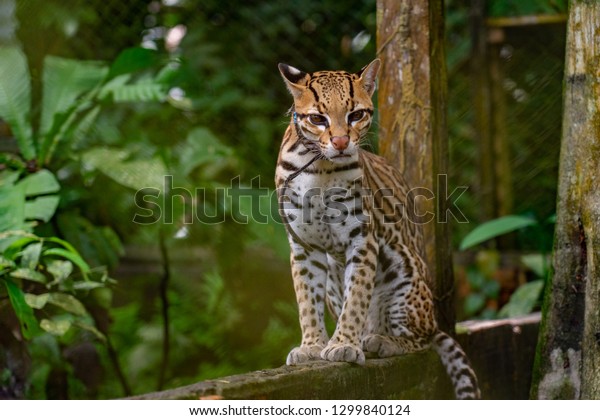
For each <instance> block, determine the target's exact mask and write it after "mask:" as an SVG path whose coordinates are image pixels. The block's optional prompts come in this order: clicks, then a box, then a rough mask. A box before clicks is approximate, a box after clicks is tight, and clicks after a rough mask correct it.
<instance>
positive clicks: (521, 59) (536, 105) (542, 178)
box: [5, 0, 564, 232]
mask: <svg viewBox="0 0 600 420" xmlns="http://www.w3.org/2000/svg"><path fill="white" fill-rule="evenodd" d="M9 3H10V2H9ZM469 6H470V4H469V3H468V2H463V1H458V2H456V1H455V2H453V1H449V2H448V11H447V16H448V22H447V27H448V60H449V71H450V74H449V110H448V112H449V121H448V123H449V124H448V125H449V130H450V141H451V150H452V155H451V165H450V167H451V168H452V180H453V182H454V183H456V184H457V185H458V184H460V185H467V186H470V187H471V188H470V190H469V191H468V192H467V194H465V196H464V197H462V201H463V208H464V209H465V212H466V213H467V216H468V218H469V219H470V220H472V221H480V220H482V219H484V218H486V217H489V215H486V214H482V212H481V211H479V210H478V209H479V208H480V207H481V205H482V203H481V201H482V200H485V199H486V197H487V196H486V194H485V193H484V191H482V189H483V188H485V186H482V185H481V184H480V183H478V179H479V175H480V168H479V166H478V156H479V152H478V141H479V139H478V136H479V135H480V133H479V134H478V133H477V127H476V124H475V121H474V119H475V115H474V113H475V112H476V111H477V110H475V109H473V102H472V98H473V95H474V93H473V69H472V67H471V66H470V65H469V63H470V58H471V57H470V52H471V51H472V48H471V45H470V38H471V33H472V29H473V28H470V26H469V25H470V24H471V22H470V20H469ZM6 13H10V10H9V11H8V12H6ZM6 13H5V14H6ZM16 21H17V22H18V23H17V29H16V36H17V38H18V39H19V41H20V43H21V44H22V45H23V48H24V49H25V51H26V52H27V53H28V56H29V58H30V62H31V65H32V67H34V68H37V73H38V74H39V73H40V71H41V70H40V68H41V63H42V59H43V56H45V55H46V54H55V55H63V56H68V57H74V58H81V59H100V60H112V59H114V58H115V57H116V56H117V54H118V53H119V52H120V51H121V50H123V49H124V48H127V47H131V46H136V45H144V46H146V47H149V48H156V49H158V50H162V51H164V52H165V54H171V55H173V54H179V56H180V57H181V58H182V59H183V60H187V61H188V62H190V71H192V72H193V71H195V72H196V73H197V74H196V79H195V80H194V82H193V83H191V84H192V85H193V86H188V88H189V89H190V90H194V89H195V90H196V92H195V94H196V95H197V97H196V98H195V102H196V108H195V111H196V115H194V116H193V117H192V118H194V119H196V120H197V122H198V123H203V124H208V125H210V126H211V127H212V128H213V131H215V132H217V133H218V135H219V136H222V137H224V138H225V139H226V141H227V142H229V143H230V144H233V145H236V146H238V147H241V148H242V149H244V148H246V152H248V156H249V159H250V160H254V161H255V163H256V165H254V166H255V167H254V168H253V169H255V170H263V169H264V168H266V166H267V162H268V161H269V160H272V158H273V155H274V154H275V153H276V149H277V141H278V136H279V135H280V131H281V128H282V127H281V124H282V121H283V120H282V115H283V113H284V110H285V109H286V107H287V105H288V104H289V98H287V93H286V92H285V90H284V89H283V88H282V86H281V85H280V81H279V75H278V73H277V70H276V64H277V63H278V62H288V63H290V64H292V65H295V66H298V67H301V68H303V69H305V70H307V71H314V70H318V69H324V68H330V69H338V68H345V69H348V70H357V69H359V68H360V67H362V66H363V65H364V64H365V63H367V62H369V61H370V59H371V58H372V57H373V55H374V52H375V37H374V34H375V0H369V1H358V0H355V1H345V2H337V1H333V0H328V1H314V0H304V1H301V2H288V1H275V2H271V1H269V2H261V1H255V2H241V1H228V2H221V1H191V0H163V1H158V0H153V1H148V0H138V1H127V2H123V1H117V0H103V1H98V0H92V1H84V0H71V1H69V2H63V1H54V0H46V1H42V0H17V1H16ZM508 25H509V26H496V27H494V28H493V30H494V31H495V32H494V33H496V34H498V33H500V39H496V40H492V42H491V44H490V45H493V47H492V48H490V54H492V56H490V57H488V58H490V60H489V61H488V66H486V67H484V68H481V69H479V71H481V72H488V73H489V72H490V71H492V70H491V69H490V65H493V63H496V65H497V68H498V71H499V72H500V76H499V77H497V78H496V80H495V83H496V84H501V86H500V89H501V91H502V92H503V93H502V97H501V98H497V99H496V101H503V102H504V103H503V104H500V105H498V104H496V105H494V104H492V105H494V106H497V108H495V109H496V110H497V109H500V111H501V112H502V115H501V116H500V119H499V120H497V121H498V122H499V123H500V124H502V126H501V127H496V129H498V130H499V131H501V132H502V133H504V134H503V135H504V136H505V137H506V142H507V144H508V145H509V147H508V150H509V156H510V157H509V160H510V166H509V168H505V169H509V170H510V171H511V175H512V176H511V181H510V183H511V190H512V191H510V195H511V201H512V203H513V204H509V208H510V209H511V210H512V211H513V212H515V213H523V212H531V213H534V214H536V215H538V216H541V217H545V216H548V215H549V214H551V213H552V212H553V209H554V200H555V193H556V176H557V162H558V159H557V158H558V147H559V138H560V110H561V108H560V106H561V99H560V98H561V83H562V67H563V56H564V22H563V23H557V24H556V23H555V24H546V25H526V26H510V23H509V24H508ZM488 29H490V28H488ZM494 54H495V56H493V55H494ZM490 63H492V64H490ZM188 82H189V81H188ZM248 112H251V113H253V115H255V116H256V118H254V119H252V120H251V121H250V120H248V119H244V118H241V117H240V115H241V114H246V113H248ZM500 120H502V122H500ZM269 126H270V127H269ZM258 138H262V139H264V140H258V141H257V142H254V139H258ZM253 142H254V143H253ZM249 143H251V144H252V143H253V145H252V146H249V145H248V144H249ZM257 146H258V147H257ZM248 149H255V150H256V151H260V153H263V154H266V155H265V156H258V155H256V154H255V153H251V151H250V150H248ZM461 229H462V228H461V227H460V226H459V227H458V231H459V232H461Z"/></svg>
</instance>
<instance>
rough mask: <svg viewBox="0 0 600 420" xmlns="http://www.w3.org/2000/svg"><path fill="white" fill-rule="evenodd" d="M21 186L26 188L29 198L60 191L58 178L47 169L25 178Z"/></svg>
mask: <svg viewBox="0 0 600 420" xmlns="http://www.w3.org/2000/svg"><path fill="white" fill-rule="evenodd" d="M19 184H21V185H22V186H23V187H24V188H25V195H26V196H27V197H32V196H36V195H42V194H49V193H54V192H57V191H58V190H60V184H59V183H58V181H57V180H56V177H55V176H54V175H53V174H52V172H50V171H49V170H47V169H42V170H40V171H38V172H36V173H34V174H31V175H29V176H27V177H25V178H23V180H22V181H21V182H19Z"/></svg>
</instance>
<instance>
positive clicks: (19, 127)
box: [0, 47, 36, 160]
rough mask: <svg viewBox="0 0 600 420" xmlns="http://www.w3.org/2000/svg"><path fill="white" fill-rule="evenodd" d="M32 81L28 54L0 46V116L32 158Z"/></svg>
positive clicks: (26, 154) (20, 146) (27, 154)
mask: <svg viewBox="0 0 600 420" xmlns="http://www.w3.org/2000/svg"><path fill="white" fill-rule="evenodd" d="M30 113H31V85H30V81H29V68H28V66H27V58H26V57H25V54H23V52H22V51H21V50H20V49H18V48H15V47H0V118H2V119H4V120H6V122H7V123H8V124H9V125H10V127H11V129H12V132H13V134H14V136H15V138H16V139H17V142H18V145H19V149H20V151H21V154H22V155H23V157H24V158H25V159H27V160H30V159H34V158H35V154H36V152H35V140H34V138H33V132H32V128H31V122H30V120H29V118H30Z"/></svg>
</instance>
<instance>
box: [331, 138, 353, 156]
mask: <svg viewBox="0 0 600 420" xmlns="http://www.w3.org/2000/svg"><path fill="white" fill-rule="evenodd" d="M349 143H350V137H348V136H335V137H332V138H331V144H333V147H334V148H335V150H339V151H340V152H341V151H342V150H346V149H347V148H348V144H349Z"/></svg>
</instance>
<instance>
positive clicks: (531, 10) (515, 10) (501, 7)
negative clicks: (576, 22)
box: [488, 0, 567, 17]
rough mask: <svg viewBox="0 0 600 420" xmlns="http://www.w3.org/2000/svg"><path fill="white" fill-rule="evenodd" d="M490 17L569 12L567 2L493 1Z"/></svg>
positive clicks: (552, 0)
mask: <svg viewBox="0 0 600 420" xmlns="http://www.w3.org/2000/svg"><path fill="white" fill-rule="evenodd" d="M488 7H489V14H490V16H502V17H504V16H526V15H540V14H556V13H566V12H567V0H493V1H491V2H490V5H489V6H488Z"/></svg>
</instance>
